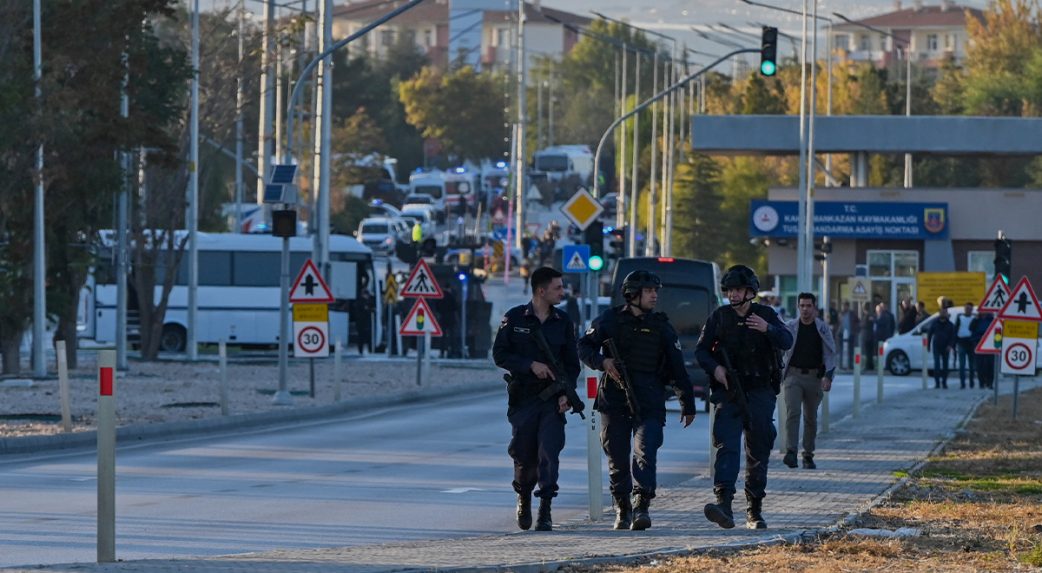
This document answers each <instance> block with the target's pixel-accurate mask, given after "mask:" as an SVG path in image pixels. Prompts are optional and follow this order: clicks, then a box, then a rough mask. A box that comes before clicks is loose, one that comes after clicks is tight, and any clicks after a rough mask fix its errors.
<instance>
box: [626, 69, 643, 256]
mask: <svg viewBox="0 0 1042 573" xmlns="http://www.w3.org/2000/svg"><path fill="white" fill-rule="evenodd" d="M636 57H637V66H636V80H635V82H636V84H635V85H634V87H633V93H634V94H636V96H637V97H636V98H635V99H634V100H633V101H634V104H637V103H639V102H640V52H637V53H636ZM639 138H640V115H639V114H636V115H634V116H633V160H632V161H633V164H632V165H630V201H629V203H630V225H629V227H630V229H629V235H628V237H627V238H628V243H629V244H628V245H627V247H626V254H627V256H630V257H635V256H637V207H638V206H639V203H638V202H637V189H638V187H637V180H638V177H637V167H638V166H639V164H640V139H639Z"/></svg>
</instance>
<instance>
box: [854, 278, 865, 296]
mask: <svg viewBox="0 0 1042 573" xmlns="http://www.w3.org/2000/svg"><path fill="white" fill-rule="evenodd" d="M851 290H852V292H853V293H854V294H855V295H863V294H868V291H867V290H865V283H863V282H861V281H858V282H856V283H854V288H853V289H851Z"/></svg>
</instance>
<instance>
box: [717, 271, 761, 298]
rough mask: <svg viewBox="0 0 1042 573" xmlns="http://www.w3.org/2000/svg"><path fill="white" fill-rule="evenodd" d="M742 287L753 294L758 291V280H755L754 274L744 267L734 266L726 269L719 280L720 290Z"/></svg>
mask: <svg viewBox="0 0 1042 573" xmlns="http://www.w3.org/2000/svg"><path fill="white" fill-rule="evenodd" d="M742 287H748V288H751V289H753V292H756V291H758V290H760V279H758V278H756V272H755V271H753V270H752V269H750V268H749V267H747V266H745V265H734V266H733V267H731V268H729V269H727V272H726V273H724V277H723V278H722V279H720V290H724V291H726V290H727V289H729V288H742Z"/></svg>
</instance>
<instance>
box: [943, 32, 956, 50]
mask: <svg viewBox="0 0 1042 573" xmlns="http://www.w3.org/2000/svg"><path fill="white" fill-rule="evenodd" d="M953 36H954V34H945V35H944V49H945V50H947V51H951V50H952V48H953V47H955V38H954V37H953Z"/></svg>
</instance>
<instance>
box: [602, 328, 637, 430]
mask: <svg viewBox="0 0 1042 573" xmlns="http://www.w3.org/2000/svg"><path fill="white" fill-rule="evenodd" d="M604 345H605V346H607V347H608V352H610V353H611V359H612V360H613V361H614V362H615V368H616V370H618V371H619V374H621V375H622V380H615V384H616V385H618V387H619V389H620V390H622V392H623V394H625V395H626V407H627V408H629V411H630V416H633V420H634V421H635V422H636V423H638V424H639V423H640V403H639V402H637V393H636V392H635V391H634V390H633V380H631V379H630V375H629V372H627V371H626V364H625V363H624V362H623V361H622V355H621V354H619V347H618V346H616V345H615V340H614V339H612V338H609V339H607V340H605V341H604ZM608 377H609V378H611V376H608ZM613 380H614V378H613Z"/></svg>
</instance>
